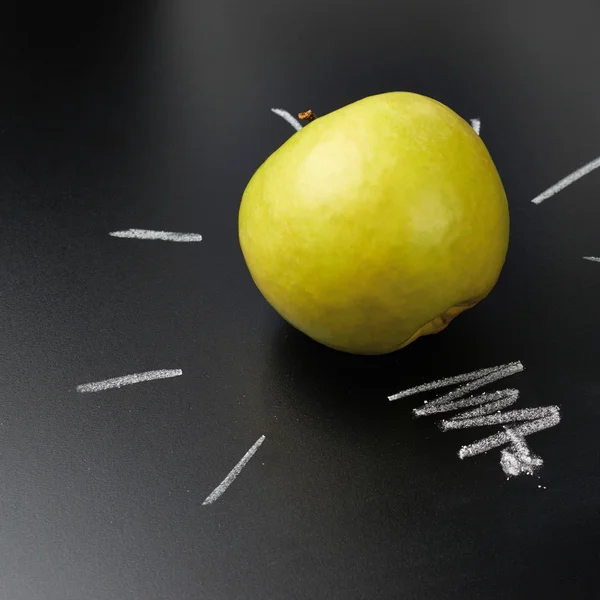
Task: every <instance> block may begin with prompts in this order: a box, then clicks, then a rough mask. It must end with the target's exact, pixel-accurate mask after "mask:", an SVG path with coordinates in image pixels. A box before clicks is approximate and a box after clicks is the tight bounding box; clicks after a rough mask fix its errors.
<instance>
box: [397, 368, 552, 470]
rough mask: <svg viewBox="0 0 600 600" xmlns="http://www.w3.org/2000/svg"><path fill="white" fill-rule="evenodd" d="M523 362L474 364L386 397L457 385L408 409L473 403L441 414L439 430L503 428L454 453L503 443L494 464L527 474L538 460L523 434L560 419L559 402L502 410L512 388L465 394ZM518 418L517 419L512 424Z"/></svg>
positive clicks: (430, 410)
mask: <svg viewBox="0 0 600 600" xmlns="http://www.w3.org/2000/svg"><path fill="white" fill-rule="evenodd" d="M524 368H525V367H524V366H523V364H522V363H521V362H520V361H516V362H512V363H507V364H505V365H499V366H497V367H490V368H487V369H479V370H478V371H471V372H470V373H464V374H462V375H456V376H454V377H447V378H446V379H440V380H437V381H433V382H431V383H426V384H423V385H419V386H416V387H413V388H409V389H407V390H402V391H400V392H397V393H396V394H394V395H392V396H388V399H389V400H397V399H399V398H405V397H407V396H411V395H413V394H420V393H422V392H428V391H432V390H436V389H440V388H443V387H447V386H451V385H458V387H457V388H456V389H454V390H453V391H451V392H448V393H446V394H444V395H442V396H440V397H438V398H436V399H435V400H433V401H425V402H424V403H423V405H422V406H421V407H419V408H416V409H414V410H413V414H414V415H415V416H416V417H422V416H427V415H434V414H439V413H444V412H450V411H453V410H459V409H463V408H469V407H472V406H477V405H479V406H478V408H474V409H471V410H467V411H463V412H462V413H459V414H458V415H456V416H454V417H452V418H450V419H443V420H442V421H440V422H439V423H438V426H439V427H440V429H441V430H442V431H450V430H453V429H467V428H470V427H485V426H490V425H504V431H501V432H498V433H495V434H493V435H491V436H488V437H486V438H483V439H481V440H479V441H477V442H474V443H472V444H468V445H466V446H463V447H462V448H460V450H459V452H458V456H459V458H461V459H463V458H468V457H472V456H477V455H478V454H482V453H485V452H489V451H490V450H492V449H494V448H499V447H501V446H508V447H507V448H504V449H503V450H502V451H501V453H500V466H501V467H502V470H503V471H504V473H505V474H506V475H507V477H514V476H516V475H523V474H526V475H533V474H534V473H536V472H537V470H538V469H539V468H541V466H542V465H543V460H542V459H541V458H540V457H539V456H536V455H535V454H533V453H532V452H531V450H530V449H529V447H528V445H527V442H526V440H525V438H526V436H528V435H531V434H532V433H536V432H538V431H543V430H544V429H548V428H550V427H554V426H555V425H558V423H559V422H560V409H559V407H558V406H540V407H536V408H524V409H519V410H509V411H504V409H505V408H507V407H509V406H511V405H513V404H514V403H515V402H516V401H517V399H518V398H519V390H517V389H512V388H508V389H504V390H497V391H494V392H483V393H481V394H477V395H474V396H467V395H468V394H469V393H470V392H473V391H474V390H477V389H479V388H480V387H483V386H485V385H488V384H490V383H493V382H494V381H498V380H499V379H503V378H505V377H509V376H511V375H514V374H516V373H519V372H521V371H523V370H524ZM465 396H467V397H465ZM503 411H504V412H503ZM519 422H521V424H518V423H519Z"/></svg>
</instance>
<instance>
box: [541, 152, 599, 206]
mask: <svg viewBox="0 0 600 600" xmlns="http://www.w3.org/2000/svg"><path fill="white" fill-rule="evenodd" d="M598 167H600V157H598V158H596V159H594V160H592V161H590V162H589V163H587V164H585V165H583V167H581V168H580V169H577V171H574V172H573V173H571V174H570V175H567V177H565V178H564V179H561V180H560V181H559V182H558V183H555V184H554V185H553V186H552V187H550V188H548V189H547V190H546V191H545V192H542V193H541V194H540V195H539V196H536V197H535V198H534V199H533V200H532V202H533V203H534V204H540V203H542V202H543V201H544V200H547V199H548V198H550V196H554V194H557V193H558V192H560V191H561V190H564V189H565V188H566V187H567V186H568V185H571V184H572V183H575V182H576V181H577V180H578V179H581V178H582V177H584V176H585V175H587V174H588V173H591V172H592V171H593V170H594V169H597V168H598Z"/></svg>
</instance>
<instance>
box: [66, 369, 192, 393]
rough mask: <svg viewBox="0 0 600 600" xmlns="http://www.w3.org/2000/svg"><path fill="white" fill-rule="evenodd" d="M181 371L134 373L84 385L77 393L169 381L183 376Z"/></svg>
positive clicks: (166, 370)
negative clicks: (162, 380) (160, 380)
mask: <svg viewBox="0 0 600 600" xmlns="http://www.w3.org/2000/svg"><path fill="white" fill-rule="evenodd" d="M182 373H183V372H182V370H181V369H160V370H158V371H146V372H144V373H134V374H133V375H123V376H122V377H113V378H112V379H105V380H103V381H94V382H92V383H83V384H81V385H78V386H77V388H76V389H77V391H78V392H81V393H85V392H100V391H102V390H108V389H110V388H120V387H122V386H124V385H131V384H132V383H141V382H142V381H151V380H152V379H167V378H169V377H178V376H179V375H182Z"/></svg>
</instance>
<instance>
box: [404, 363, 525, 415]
mask: <svg viewBox="0 0 600 600" xmlns="http://www.w3.org/2000/svg"><path fill="white" fill-rule="evenodd" d="M523 369H524V367H523V364H522V363H521V362H519V361H517V362H514V363H508V364H506V365H501V366H500V367H498V368H497V369H495V370H494V371H492V372H491V373H489V374H487V375H484V376H483V377H479V378H478V379H475V380H474V381H471V382H470V383H465V384H464V385H461V386H459V387H457V388H456V389H455V390H453V391H451V392H449V393H447V394H444V395H443V396H440V397H439V398H436V399H435V400H432V401H431V402H429V403H427V404H424V405H423V406H422V407H421V408H415V409H414V410H413V414H414V415H415V416H416V417H422V416H425V415H431V414H433V413H435V412H443V411H438V410H436V409H437V408H439V407H441V406H442V405H444V404H446V403H448V402H450V401H451V400H455V399H457V398H461V397H462V396H465V395H466V394H468V393H469V392H472V391H473V390H476V389H478V388H480V387H483V386H484V385H488V384H489V383H492V382H494V381H498V380H499V379H504V378H505V377H509V376H510V375H514V374H515V373H519V372H520V371H523ZM475 404H476V403H475ZM466 406H472V404H470V405H466Z"/></svg>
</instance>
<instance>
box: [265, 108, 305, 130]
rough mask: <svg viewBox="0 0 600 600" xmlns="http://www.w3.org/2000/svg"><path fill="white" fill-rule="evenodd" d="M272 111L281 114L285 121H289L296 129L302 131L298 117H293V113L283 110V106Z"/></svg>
mask: <svg viewBox="0 0 600 600" xmlns="http://www.w3.org/2000/svg"><path fill="white" fill-rule="evenodd" d="M271 112H274V113H275V114H276V115H278V116H280V117H281V118H282V119H283V120H284V121H287V122H288V123H289V124H290V125H291V126H292V127H293V128H294V129H295V130H296V131H300V130H301V129H302V125H301V123H300V121H298V119H296V118H295V117H292V115H291V114H290V113H289V112H288V111H287V110H283V108H272V109H271Z"/></svg>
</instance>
